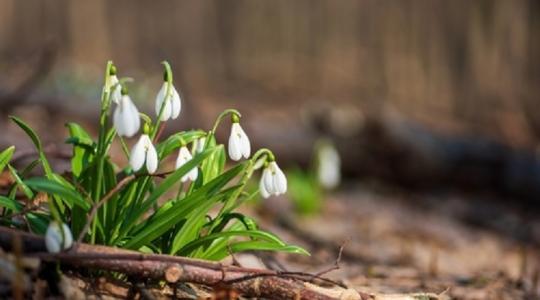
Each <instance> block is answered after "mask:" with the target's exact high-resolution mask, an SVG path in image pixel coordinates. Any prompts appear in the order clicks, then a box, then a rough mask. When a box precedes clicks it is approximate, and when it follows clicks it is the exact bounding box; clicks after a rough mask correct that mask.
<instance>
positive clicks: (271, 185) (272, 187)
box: [259, 161, 287, 198]
mask: <svg viewBox="0 0 540 300" xmlns="http://www.w3.org/2000/svg"><path fill="white" fill-rule="evenodd" d="M259 191H260V193H261V195H262V196H263V197H264V198H268V197H269V196H270V195H275V196H278V195H281V194H284V193H285V192H287V177H285V174H284V173H283V171H281V169H280V168H279V166H278V165H277V163H276V162H275V161H272V162H270V163H269V164H268V166H267V167H266V168H264V170H263V173H262V176H261V181H260V182H259Z"/></svg>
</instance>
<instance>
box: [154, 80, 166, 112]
mask: <svg viewBox="0 0 540 300" xmlns="http://www.w3.org/2000/svg"><path fill="white" fill-rule="evenodd" d="M166 93H167V82H164V83H163V85H162V86H161V88H160V89H159V92H158V93H157V95H156V116H159V112H160V111H161V105H163V101H164V100H165V94H166Z"/></svg>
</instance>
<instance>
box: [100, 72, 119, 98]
mask: <svg viewBox="0 0 540 300" xmlns="http://www.w3.org/2000/svg"><path fill="white" fill-rule="evenodd" d="M103 90H104V91H105V92H108V93H111V94H110V97H111V100H112V101H113V102H114V103H116V104H118V102H119V101H120V98H121V97H122V92H121V91H122V87H121V86H120V81H119V80H118V77H117V76H116V67H115V66H111V70H110V73H109V76H108V77H107V81H106V82H105V86H104V87H103Z"/></svg>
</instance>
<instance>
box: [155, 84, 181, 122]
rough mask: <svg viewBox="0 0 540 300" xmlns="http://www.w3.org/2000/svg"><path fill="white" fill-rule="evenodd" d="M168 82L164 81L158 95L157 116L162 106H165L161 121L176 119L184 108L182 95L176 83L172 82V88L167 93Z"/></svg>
mask: <svg viewBox="0 0 540 300" xmlns="http://www.w3.org/2000/svg"><path fill="white" fill-rule="evenodd" d="M168 85H169V84H168V83H167V82H163V85H162V86H161V89H160V90H159V92H158V94H157V96H156V116H158V117H159V113H160V112H161V109H162V108H161V107H162V106H163V105H164V107H163V112H162V113H161V121H167V120H169V119H176V118H178V116H179V115H180V111H181V110H182V103H181V101H180V95H179V94H178V91H176V88H175V87H174V85H172V84H171V89H170V90H169V94H168V95H167V86H168Z"/></svg>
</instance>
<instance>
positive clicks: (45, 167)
mask: <svg viewBox="0 0 540 300" xmlns="http://www.w3.org/2000/svg"><path fill="white" fill-rule="evenodd" d="M9 118H10V119H11V120H12V121H13V122H15V124H17V125H18V126H19V127H20V128H21V129H22V130H23V131H24V132H25V133H26V134H27V135H28V136H29V137H30V139H31V140H32V143H34V146H35V147H36V149H37V151H38V153H39V157H40V159H41V163H42V164H43V170H44V171H45V174H46V175H47V176H49V175H50V174H52V169H51V165H50V164H49V161H48V160H47V158H46V157H45V153H44V152H43V147H42V146H41V141H40V140H39V138H38V136H37V134H36V133H35V131H34V130H33V129H32V128H31V127H30V126H28V124H26V123H25V122H23V121H22V120H21V119H19V118H17V117H15V116H10V117H9Z"/></svg>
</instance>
